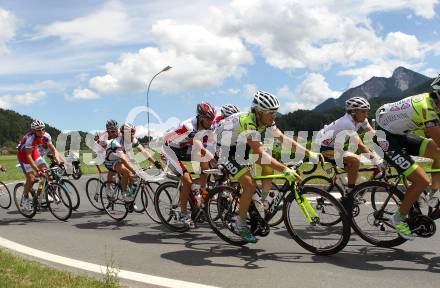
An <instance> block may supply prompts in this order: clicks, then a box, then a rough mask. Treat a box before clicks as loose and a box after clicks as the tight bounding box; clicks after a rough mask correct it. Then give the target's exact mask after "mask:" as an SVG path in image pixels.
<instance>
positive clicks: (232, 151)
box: [214, 112, 277, 179]
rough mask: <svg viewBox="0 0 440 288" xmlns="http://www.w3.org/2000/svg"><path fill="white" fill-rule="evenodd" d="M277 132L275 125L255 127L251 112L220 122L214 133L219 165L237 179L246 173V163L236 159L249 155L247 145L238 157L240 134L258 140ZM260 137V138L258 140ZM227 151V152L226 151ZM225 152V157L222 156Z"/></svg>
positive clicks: (232, 116) (254, 119)
mask: <svg viewBox="0 0 440 288" xmlns="http://www.w3.org/2000/svg"><path fill="white" fill-rule="evenodd" d="M276 130H277V127H276V126H275V123H274V124H273V125H271V126H269V127H266V126H260V127H258V126H257V123H256V118H255V114H254V113H252V112H241V113H237V114H233V115H231V116H229V117H228V118H226V119H224V120H223V121H221V122H220V125H219V126H218V127H216V129H215V131H214V133H215V135H216V137H217V146H218V147H219V149H218V151H217V154H218V155H219V156H220V157H219V163H220V164H223V165H224V166H225V168H226V169H227V170H228V172H229V173H230V174H231V175H232V176H233V178H234V179H239V178H240V177H241V176H242V175H243V174H245V173H246V172H247V171H248V166H247V165H246V163H240V162H241V161H237V159H240V158H242V159H245V160H246V159H247V158H248V156H249V153H250V147H249V145H247V144H245V145H246V148H245V151H244V155H238V152H239V149H237V145H238V144H239V143H238V142H239V141H238V140H239V136H240V134H241V133H246V136H247V139H254V140H257V139H260V141H261V140H262V138H263V137H264V136H265V135H261V134H265V133H266V132H269V133H274V132H275V131H276ZM259 136H261V138H258V137H259ZM228 150H229V151H228ZM226 151H227V153H228V154H227V155H226V157H224V154H225V153H226Z"/></svg>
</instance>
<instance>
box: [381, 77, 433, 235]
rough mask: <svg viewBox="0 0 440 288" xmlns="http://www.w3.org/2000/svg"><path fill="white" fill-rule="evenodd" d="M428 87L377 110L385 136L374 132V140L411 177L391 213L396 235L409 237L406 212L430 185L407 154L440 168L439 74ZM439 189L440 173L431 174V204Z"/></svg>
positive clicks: (398, 167) (410, 232)
mask: <svg viewBox="0 0 440 288" xmlns="http://www.w3.org/2000/svg"><path fill="white" fill-rule="evenodd" d="M431 87H432V89H433V92H431V93H424V94H420V95H415V96H411V97H407V98H405V99H402V100H400V101H398V102H394V103H389V104H385V105H383V106H381V107H380V108H379V109H378V110H377V111H376V122H377V124H378V129H377V130H382V131H383V132H384V133H385V136H386V137H385V138H384V137H383V136H382V137H381V136H379V135H377V136H375V138H374V141H375V142H376V143H377V144H378V145H379V146H380V147H381V149H382V150H383V152H384V158H385V160H387V162H389V163H390V164H391V165H393V166H394V167H395V168H396V169H397V171H398V172H399V173H402V174H403V175H405V176H406V177H408V179H409V180H410V181H411V185H410V186H409V187H408V190H407V191H406V193H405V198H404V200H403V202H402V205H400V208H399V210H398V211H397V212H396V213H395V214H394V216H393V217H392V221H393V224H394V226H395V228H396V230H397V231H398V233H399V235H400V236H401V237H403V238H405V239H408V240H413V239H414V237H415V235H414V234H413V233H412V231H411V229H410V228H409V226H408V222H407V215H408V213H409V210H410V208H411V207H412V205H413V204H414V202H415V201H417V199H418V198H419V196H420V194H421V193H422V192H423V191H424V190H425V189H427V188H428V186H429V177H428V175H427V174H426V173H425V172H424V170H423V169H422V168H421V167H419V166H418V165H417V164H416V163H415V162H414V160H413V159H412V158H411V157H410V156H422V157H426V158H431V159H433V160H434V162H433V164H432V168H440V148H439V147H440V75H439V77H437V78H436V79H435V80H434V82H432V84H431ZM439 189H440V174H433V175H432V186H431V187H429V188H428V192H429V197H430V199H429V205H430V206H436V205H437V204H438V198H439V196H440V192H439Z"/></svg>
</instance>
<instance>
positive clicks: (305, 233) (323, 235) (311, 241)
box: [284, 187, 350, 255]
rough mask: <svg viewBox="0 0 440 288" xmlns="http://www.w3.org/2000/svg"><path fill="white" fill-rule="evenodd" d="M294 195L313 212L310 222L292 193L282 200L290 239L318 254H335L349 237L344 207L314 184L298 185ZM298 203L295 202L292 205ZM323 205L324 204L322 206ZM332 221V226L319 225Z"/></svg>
mask: <svg viewBox="0 0 440 288" xmlns="http://www.w3.org/2000/svg"><path fill="white" fill-rule="evenodd" d="M300 189H301V190H300V191H298V194H299V195H300V197H302V201H304V202H303V203H309V204H310V205H311V207H312V209H313V210H314V211H315V212H316V214H317V217H314V216H313V215H312V214H311V213H309V212H310V210H309V209H307V210H308V211H309V212H308V214H309V215H310V217H312V222H311V223H309V221H308V220H307V219H306V217H305V215H304V212H303V211H302V209H301V207H298V206H299V205H300V204H299V203H298V201H301V200H298V201H297V200H296V199H295V195H294V193H290V194H289V195H288V196H287V198H286V201H285V202H284V215H285V217H284V223H285V225H286V228H287V231H289V234H290V235H291V236H292V238H293V239H294V240H295V241H296V242H297V243H298V244H299V245H301V247H303V248H304V249H306V250H308V251H310V252H312V253H315V254H318V255H332V254H335V253H337V252H339V251H341V250H342V249H344V247H345V246H346V245H347V243H348V240H349V239H350V221H349V219H348V217H347V215H346V212H345V210H344V207H343V206H342V205H341V204H340V203H339V201H338V200H336V198H334V197H333V196H332V195H330V193H327V192H325V191H324V190H321V189H318V188H316V187H302V188H301V187H300ZM295 203H296V204H298V205H296V204H295ZM323 204H325V205H323ZM321 221H323V222H324V223H335V224H334V225H328V224H325V225H322V224H321Z"/></svg>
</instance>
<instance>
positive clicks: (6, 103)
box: [0, 91, 46, 109]
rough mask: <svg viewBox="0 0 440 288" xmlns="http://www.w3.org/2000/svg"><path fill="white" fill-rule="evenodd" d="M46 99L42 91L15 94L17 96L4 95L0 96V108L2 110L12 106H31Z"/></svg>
mask: <svg viewBox="0 0 440 288" xmlns="http://www.w3.org/2000/svg"><path fill="white" fill-rule="evenodd" d="M44 97H46V93H45V92H44V91H39V92H35V93H31V92H28V93H25V94H17V95H4V96H0V107H1V108H4V109H10V108H12V107H14V106H19V105H31V104H33V103H36V102H38V101H40V100H42V99H43V98H44Z"/></svg>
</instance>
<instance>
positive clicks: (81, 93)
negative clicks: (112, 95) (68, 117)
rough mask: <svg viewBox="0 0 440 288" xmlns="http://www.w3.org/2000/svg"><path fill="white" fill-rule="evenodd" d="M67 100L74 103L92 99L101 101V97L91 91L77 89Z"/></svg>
mask: <svg viewBox="0 0 440 288" xmlns="http://www.w3.org/2000/svg"><path fill="white" fill-rule="evenodd" d="M65 98H66V100H69V101H73V100H91V99H99V98H100V96H99V95H98V94H96V93H95V92H93V91H92V90H90V89H82V88H76V89H75V90H74V91H73V93H72V95H71V96H70V95H66V96H65Z"/></svg>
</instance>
